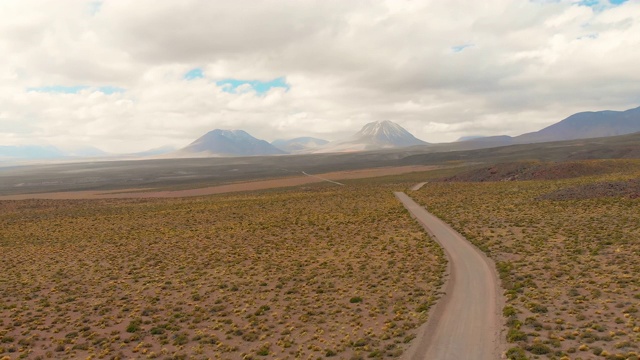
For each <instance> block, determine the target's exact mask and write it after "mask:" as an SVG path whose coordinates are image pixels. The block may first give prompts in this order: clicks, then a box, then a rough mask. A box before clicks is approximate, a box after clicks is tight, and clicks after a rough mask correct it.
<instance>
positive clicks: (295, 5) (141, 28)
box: [0, 0, 640, 152]
mask: <svg viewBox="0 0 640 360" xmlns="http://www.w3.org/2000/svg"><path fill="white" fill-rule="evenodd" d="M95 4H96V3H95V1H89V0H87V1H81V0H68V1H65V2H64V6H62V5H61V3H60V2H52V1H45V0H9V1H4V2H0V52H1V53H3V54H9V55H8V56H3V57H2V58H0V69H1V70H0V144H34V143H50V144H54V145H63V144H64V145H69V144H76V145H83V144H91V145H96V146H98V147H101V148H103V149H105V150H108V151H114V152H124V151H137V150H144V149H146V148H152V147H158V146H161V145H165V144H171V145H175V146H183V145H185V144H187V143H188V142H190V141H192V140H193V139H195V138H196V137H198V136H200V135H202V134H203V133H204V132H206V131H209V130H212V129H214V128H242V129H244V130H246V131H248V132H250V133H251V134H253V135H255V136H258V137H262V138H266V139H268V140H272V139H275V138H282V137H294V136H303V135H308V136H317V137H324V138H328V139H330V140H331V139H335V138H337V137H341V136H345V135H348V134H350V133H352V132H355V131H357V130H358V129H359V128H360V127H361V126H362V125H363V124H364V123H366V122H369V121H373V120H382V119H390V120H395V121H397V122H399V123H400V124H401V125H403V126H405V127H407V129H409V130H410V131H412V132H414V133H415V135H416V136H418V137H420V138H422V139H424V140H426V141H430V142H439V141H452V140H455V139H457V138H458V137H460V136H465V135H489V134H510V135H517V134H520V133H523V132H527V131H533V130H537V129H539V128H541V127H543V126H546V125H549V124H551V123H553V122H556V121H559V120H561V119H562V118H564V117H566V116H568V115H570V114H572V113H574V112H577V111H583V110H600V109H615V110H622V109H626V108H630V107H635V106H638V105H640V95H638V94H640V73H639V72H638V71H637V70H636V67H637V64H638V63H639V61H640V37H639V36H637V34H639V33H640V4H639V3H637V2H632V1H629V2H626V3H624V4H623V5H620V6H602V7H599V8H597V9H595V8H591V7H587V6H580V5H579V4H578V3H575V2H573V1H554V2H543V1H539V2H533V1H520V0H493V1H488V2H479V1H474V0H466V1H463V0H454V1H446V2H445V1H435V0H422V1H399V0H389V1H371V0H354V1H337V0H334V1H321V2H307V1H297V0H271V1H263V2H255V1H249V0H241V1H236V2H229V1H209V0H185V1H179V2H176V1H168V0H166V1H163V0H160V1H158V0H136V1H128V0H105V1H103V2H102V3H101V5H100V6H96V5H95ZM461 45H472V46H468V47H466V48H464V49H462V50H461V51H452V49H454V48H455V47H459V46H461ZM194 68H200V69H202V71H203V75H204V77H203V78H201V79H193V80H189V81H187V80H185V79H184V75H185V74H186V73H187V72H188V71H190V70H192V69H194ZM279 77H286V81H287V83H288V84H289V85H290V89H289V90H285V89H283V88H272V89H271V90H270V91H269V92H268V93H266V94H258V93H256V92H255V91H254V90H253V89H252V88H251V87H250V86H249V85H242V86H246V87H247V88H246V89H244V90H243V89H241V88H238V89H236V91H235V92H234V93H229V92H225V91H224V89H223V88H222V86H217V85H216V81H218V80H223V79H239V80H261V81H270V80H273V79H276V78H279ZM51 86H88V87H89V88H87V89H85V90H82V91H79V92H78V93H77V94H52V93H42V92H40V93H35V92H27V89H29V88H38V87H51ZM100 86H115V87H119V88H123V89H125V91H124V92H123V93H114V94H109V95H107V94H103V93H101V92H98V91H96V90H95V87H100Z"/></svg>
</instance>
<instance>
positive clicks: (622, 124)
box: [466, 107, 640, 146]
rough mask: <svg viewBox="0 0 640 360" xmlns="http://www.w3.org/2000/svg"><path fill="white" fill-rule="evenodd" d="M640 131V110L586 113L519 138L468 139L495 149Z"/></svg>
mask: <svg viewBox="0 0 640 360" xmlns="http://www.w3.org/2000/svg"><path fill="white" fill-rule="evenodd" d="M639 131H640V107H637V108H634V109H629V110H626V111H611V110H606V111H586V112H580V113H577V114H573V115H571V116H569V117H568V118H566V119H564V120H562V121H560V122H557V123H555V124H553V125H550V126H547V127H546V128H544V129H541V130H538V131H534V132H530V133H526V134H522V135H519V136H514V137H511V136H507V135H501V136H488V137H482V138H475V139H469V140H466V141H467V142H475V143H490V144H491V146H499V145H513V144H533V143H540V142H550V141H564V140H578V139H590V138H598V137H607V136H617V135H625V134H632V133H635V132H639Z"/></svg>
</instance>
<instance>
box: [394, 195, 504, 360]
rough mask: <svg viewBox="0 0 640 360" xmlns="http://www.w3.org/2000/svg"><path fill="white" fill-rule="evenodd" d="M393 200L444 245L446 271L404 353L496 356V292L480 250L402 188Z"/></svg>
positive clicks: (445, 358) (475, 359)
mask: <svg viewBox="0 0 640 360" xmlns="http://www.w3.org/2000/svg"><path fill="white" fill-rule="evenodd" d="M395 195H396V197H397V198H398V200H400V201H401V202H402V204H403V205H404V206H405V208H407V210H409V212H410V213H411V214H412V215H413V216H414V217H415V219H416V220H417V221H418V222H419V223H420V224H421V225H422V226H423V227H424V228H425V230H427V232H428V233H429V234H431V235H432V236H433V237H434V238H435V240H436V241H437V242H438V243H439V244H440V245H441V246H442V247H443V248H444V251H445V253H446V254H447V257H448V258H449V266H448V272H449V277H448V279H447V281H446V284H445V285H444V292H445V295H443V296H442V297H441V298H440V299H439V300H438V303H437V304H436V306H434V307H433V308H432V309H431V310H430V312H429V319H428V321H427V323H426V324H424V325H423V326H422V327H421V328H420V329H419V332H418V336H417V337H416V339H415V340H414V341H413V343H412V344H411V346H410V347H409V349H408V350H407V351H406V352H405V354H404V355H403V357H402V358H403V359H407V360H409V359H411V360H418V359H420V360H421V359H429V360H496V359H500V358H501V345H500V343H501V342H500V340H499V339H500V336H501V335H500V329H501V326H500V322H501V318H500V315H499V313H498V311H499V303H498V301H499V300H498V299H500V295H499V293H498V291H499V287H498V279H497V274H496V271H495V267H494V265H493V263H492V262H491V260H489V259H488V258H487V257H486V256H485V255H484V254H483V253H482V252H481V251H480V250H478V249H477V248H476V247H475V246H473V245H472V244H471V243H469V242H468V241H467V240H466V239H465V238H464V237H462V235H460V234H459V233H457V232H456V231H455V230H453V229H452V228H451V227H450V226H448V225H447V224H446V223H444V222H443V221H442V220H440V219H438V218H437V217H435V216H434V215H432V214H430V213H429V212H427V210H425V209H424V208H423V207H422V206H420V205H419V204H417V203H416V202H415V201H413V200H412V199H411V198H409V196H407V195H406V194H405V193H402V192H396V193H395Z"/></svg>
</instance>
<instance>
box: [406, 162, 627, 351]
mask: <svg viewBox="0 0 640 360" xmlns="http://www.w3.org/2000/svg"><path fill="white" fill-rule="evenodd" d="M593 164H594V162H591V161H590V162H586V164H585V167H591V166H593ZM595 164H597V166H598V167H601V168H609V169H611V171H608V172H606V173H604V174H601V175H595V176H594V175H592V176H583V177H576V178H572V179H564V180H546V181H543V180H535V181H513V182H504V181H495V182H482V183H477V182H476V183H474V182H449V183H441V182H440V183H437V182H431V183H428V184H427V185H425V186H424V187H423V188H422V189H420V191H417V192H414V193H412V196H413V197H414V198H415V199H417V200H418V201H419V202H420V203H422V204H424V205H426V207H427V209H428V210H430V211H431V212H433V213H434V214H436V215H437V216H439V217H441V218H442V219H444V220H445V221H447V222H448V223H450V224H451V225H452V226H453V227H454V228H455V229H457V230H458V231H460V232H461V233H462V234H463V235H464V236H466V237H467V239H469V240H470V241H472V242H473V243H474V244H476V245H477V246H478V247H480V248H481V249H482V250H484V251H485V252H487V253H488V254H489V255H490V256H491V257H492V258H493V259H494V260H496V263H497V268H498V272H499V274H500V277H501V280H502V286H503V287H504V289H505V297H506V301H507V305H506V307H505V308H504V311H503V315H504V321H505V324H506V326H507V329H508V330H507V332H506V334H505V337H506V340H507V341H508V342H509V350H508V353H507V355H508V357H509V358H510V359H600V358H604V359H637V358H638V354H639V353H640V348H639V347H640V319H639V316H640V315H639V313H638V310H639V309H640V262H639V261H638V259H639V256H640V199H638V198H633V197H630V196H627V195H626V194H621V193H607V194H606V195H607V196H589V197H566V198H564V199H560V198H555V199H553V200H550V199H546V198H545V195H547V194H558V193H562V192H563V191H567V189H577V188H579V189H582V190H583V191H586V192H589V191H591V189H592V188H593V187H594V186H595V187H596V188H597V187H598V186H600V185H597V184H609V183H618V182H622V183H626V182H629V181H635V180H632V179H635V178H637V177H639V176H640V162H638V161H632V160H629V161H627V160H624V161H616V160H610V161H604V162H600V161H599V162H595ZM572 166H573V165H572ZM579 166H582V165H579ZM572 191H573V190H572ZM598 195H602V194H598Z"/></svg>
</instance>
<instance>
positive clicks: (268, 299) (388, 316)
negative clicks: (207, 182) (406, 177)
mask: <svg viewBox="0 0 640 360" xmlns="http://www.w3.org/2000/svg"><path fill="white" fill-rule="evenodd" d="M0 257H1V259H2V268H3V270H2V271H1V272H0V358H8V359H18V358H29V359H45V358H62V359H78V358H96V359H130V358H140V359H146V358H149V359H153V358H161V359H207V358H212V359H263V358H264V359H318V358H331V357H333V358H339V359H364V358H383V357H384V358H388V357H396V356H398V355H399V354H401V353H402V351H403V350H404V349H405V348H406V347H407V344H408V342H409V341H411V340H412V339H413V337H414V336H415V333H416V327H417V326H418V325H420V324H421V323H423V322H424V321H425V320H426V314H427V312H426V311H427V310H428V309H429V307H430V306H431V304H432V303H433V302H434V301H435V300H436V299H437V296H438V295H437V289H438V287H439V285H440V284H441V281H442V275H443V272H444V268H445V259H444V255H443V253H442V252H441V250H440V248H439V247H438V246H437V245H436V244H435V243H434V242H433V241H431V240H430V239H429V238H428V237H427V235H425V234H424V232H423V230H422V229H421V228H420V227H419V225H417V224H416V223H415V222H414V220H413V219H411V218H410V216H409V215H408V213H407V212H406V211H405V210H404V209H403V207H402V205H401V204H400V203H399V202H398V201H397V200H396V199H395V198H394V197H393V195H392V193H391V191H388V189H387V188H383V187H380V186H367V185H365V184H359V185H358V186H345V187H338V186H330V185H327V186H324V185H312V186H308V187H306V188H304V189H298V190H277V191H269V192H263V193H246V194H242V195H237V194H236V195H217V196H212V197H199V198H189V199H136V200H115V199H112V200H25V201H3V202H0Z"/></svg>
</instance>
